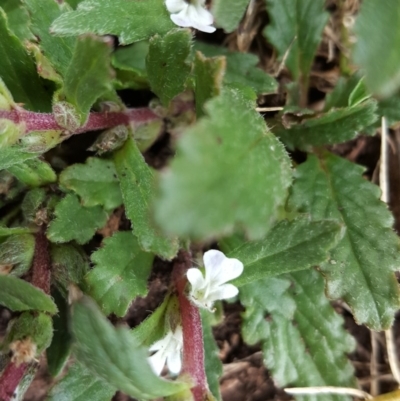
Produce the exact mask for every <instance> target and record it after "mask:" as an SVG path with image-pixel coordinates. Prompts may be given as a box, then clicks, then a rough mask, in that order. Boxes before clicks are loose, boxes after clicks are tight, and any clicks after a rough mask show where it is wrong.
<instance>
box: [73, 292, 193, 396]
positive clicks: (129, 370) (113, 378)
mask: <svg viewBox="0 0 400 401" xmlns="http://www.w3.org/2000/svg"><path fill="white" fill-rule="evenodd" d="M72 331H73V333H74V336H75V340H76V344H75V355H76V357H77V359H78V361H80V362H82V363H83V364H84V365H85V366H86V367H87V368H89V369H90V370H91V371H93V372H95V373H96V375H98V376H100V377H101V378H102V379H103V380H105V381H107V382H108V383H109V384H111V385H112V386H115V387H116V388H118V389H119V390H121V391H123V392H124V393H126V394H128V395H130V396H132V397H135V398H139V399H153V398H157V397H161V396H167V395H171V394H174V393H177V392H179V391H182V390H184V389H186V388H187V387H188V385H187V384H186V383H181V382H177V381H176V382H168V381H166V380H163V379H161V378H159V377H158V376H156V375H155V374H154V373H153V371H152V369H151V367H150V365H149V363H148V362H147V356H148V355H147V350H146V349H145V348H142V347H140V346H139V345H138V344H137V343H136V341H135V340H134V338H133V337H132V335H131V333H130V331H129V330H128V329H126V328H124V327H119V328H115V327H113V326H112V325H111V324H110V323H109V322H108V321H107V320H106V318H105V317H104V316H103V315H102V314H101V312H100V310H99V309H98V307H97V306H96V305H95V304H94V302H93V301H91V300H90V298H87V297H85V298H82V299H81V300H80V301H79V302H77V303H75V305H74V307H73V313H72Z"/></svg>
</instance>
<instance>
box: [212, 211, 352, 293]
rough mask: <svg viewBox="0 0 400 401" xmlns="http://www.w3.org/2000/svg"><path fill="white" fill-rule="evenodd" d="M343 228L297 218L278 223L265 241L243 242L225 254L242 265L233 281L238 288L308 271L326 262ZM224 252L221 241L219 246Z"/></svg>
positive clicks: (335, 224)
mask: <svg viewBox="0 0 400 401" xmlns="http://www.w3.org/2000/svg"><path fill="white" fill-rule="evenodd" d="M343 234H344V233H343V230H342V227H341V226H340V225H339V224H338V223H337V222H335V221H332V220H331V221H330V220H323V221H311V220H310V219H309V218H306V217H298V218H297V219H295V220H293V221H286V220H284V221H281V222H279V223H278V224H276V225H275V226H274V227H273V228H272V229H271V230H270V231H269V232H268V234H267V236H266V237H265V239H262V240H260V241H253V242H242V244H241V245H240V246H238V247H237V248H235V249H233V250H230V251H228V256H229V257H231V258H237V259H239V260H240V261H241V262H242V263H243V265H244V271H243V273H242V275H241V276H240V277H238V278H237V279H236V280H234V281H233V283H234V284H235V285H237V286H240V285H243V284H247V283H250V282H252V281H256V280H259V279H263V278H266V277H271V276H278V275H280V274H283V273H289V272H292V271H297V270H304V269H309V268H310V267H313V266H316V265H318V264H320V263H322V262H324V261H325V260H327V259H328V256H329V254H328V251H329V250H330V249H331V248H333V247H334V246H335V245H336V244H337V243H338V242H339V240H340V239H341V237H342V236H343ZM220 245H221V247H222V249H225V246H224V241H221V243H220Z"/></svg>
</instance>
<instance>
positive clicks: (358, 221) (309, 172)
mask: <svg viewBox="0 0 400 401" xmlns="http://www.w3.org/2000/svg"><path fill="white" fill-rule="evenodd" d="M362 172H363V168H362V167H361V166H357V165H355V164H353V163H350V162H349V161H347V160H345V159H342V158H340V157H337V156H334V155H331V154H325V155H323V156H321V158H317V157H316V156H309V158H308V160H307V162H306V163H303V164H301V165H300V166H299V167H298V169H297V171H296V181H295V184H294V186H293V192H292V195H291V198H290V199H289V205H290V206H291V207H292V208H295V209H296V210H299V211H300V212H306V213H310V214H311V216H312V217H313V218H314V219H323V218H328V219H332V218H333V219H336V220H338V221H340V222H341V224H343V225H344V226H345V227H346V232H345V235H344V237H343V238H342V240H341V241H340V242H339V244H338V245H337V246H336V247H335V248H334V249H333V250H331V252H330V258H329V260H328V261H327V262H324V263H323V264H322V265H321V271H322V273H323V275H324V277H325V278H326V281H327V291H328V296H329V297H331V298H333V299H338V298H343V299H344V300H345V301H346V302H347V303H348V304H349V306H350V307H351V309H352V310H353V313H354V315H355V319H356V320H357V322H358V323H359V324H362V323H365V324H366V325H367V326H368V327H370V328H371V329H374V330H384V329H387V328H388V327H390V325H391V323H392V321H393V316H394V313H395V312H396V310H397V309H398V308H399V306H400V303H399V289H398V284H397V280H396V278H395V275H394V273H393V272H394V271H395V270H397V269H398V266H399V263H400V253H399V250H400V245H399V239H398V237H397V236H396V234H395V233H394V232H393V230H392V228H391V227H392V224H393V218H392V216H391V214H390V213H389V211H388V209H387V207H386V205H385V204H384V203H382V202H381V201H380V200H379V192H380V191H379V188H378V187H377V186H375V185H373V184H371V183H370V182H368V181H366V180H365V179H364V178H362Z"/></svg>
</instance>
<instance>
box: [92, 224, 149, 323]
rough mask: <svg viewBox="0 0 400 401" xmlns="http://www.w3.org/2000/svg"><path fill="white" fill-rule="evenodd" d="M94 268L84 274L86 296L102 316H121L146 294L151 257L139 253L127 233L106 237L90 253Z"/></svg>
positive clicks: (136, 244)
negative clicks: (100, 245)
mask: <svg viewBox="0 0 400 401" xmlns="http://www.w3.org/2000/svg"><path fill="white" fill-rule="evenodd" d="M91 259H92V262H93V263H94V269H92V270H91V271H90V272H89V273H88V274H87V275H86V278H85V280H86V283H87V285H88V294H89V295H91V296H92V297H93V298H94V299H95V300H96V301H97V303H98V304H99V305H100V307H101V309H102V311H103V312H104V314H106V315H109V314H110V313H115V314H116V315H117V316H121V317H122V316H124V315H125V314H126V312H127V310H128V307H129V305H130V303H131V302H132V300H133V299H134V298H136V297H137V296H144V295H145V294H146V292H147V279H148V277H149V274H150V271H151V267H152V265H153V259H154V256H153V255H152V254H150V253H146V252H143V251H142V250H141V249H140V247H139V244H138V242H137V239H136V238H135V237H134V236H133V234H132V233H131V232H130V231H126V232H117V233H115V234H114V235H113V236H112V237H110V238H106V239H105V240H104V244H103V246H102V248H100V249H99V250H98V251H96V252H95V253H93V254H92V257H91Z"/></svg>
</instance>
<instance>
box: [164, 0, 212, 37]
mask: <svg viewBox="0 0 400 401" xmlns="http://www.w3.org/2000/svg"><path fill="white" fill-rule="evenodd" d="M205 2H206V1H205V0H165V5H166V6H167V9H168V11H169V12H170V13H171V19H172V21H173V22H174V23H175V24H176V25H178V26H182V27H193V28H196V29H198V30H199V31H203V32H207V33H212V32H214V31H215V27H213V26H212V23H213V21H214V18H213V16H212V14H211V13H210V12H209V11H208V10H206V9H205V7H204V6H205Z"/></svg>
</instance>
